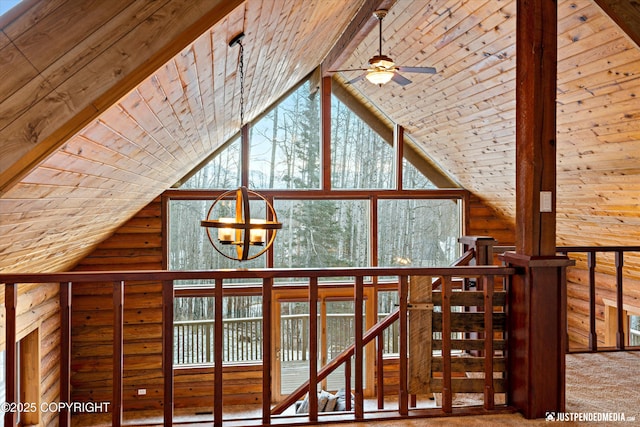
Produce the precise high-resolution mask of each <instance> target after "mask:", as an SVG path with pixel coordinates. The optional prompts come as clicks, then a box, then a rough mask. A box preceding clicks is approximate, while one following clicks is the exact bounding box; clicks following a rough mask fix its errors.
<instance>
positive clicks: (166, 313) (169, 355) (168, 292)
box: [162, 280, 184, 426]
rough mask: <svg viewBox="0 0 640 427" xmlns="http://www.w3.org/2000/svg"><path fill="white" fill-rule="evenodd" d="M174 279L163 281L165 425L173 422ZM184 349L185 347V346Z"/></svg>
mask: <svg viewBox="0 0 640 427" xmlns="http://www.w3.org/2000/svg"><path fill="white" fill-rule="evenodd" d="M173 297H174V293H173V281H172V280H165V281H163V282H162V322H163V333H162V336H163V340H162V346H163V348H162V364H163V365H164V390H163V392H164V404H163V405H164V408H163V415H164V425H166V426H167V425H172V424H173V341H174V333H173ZM183 351H184V347H183Z"/></svg>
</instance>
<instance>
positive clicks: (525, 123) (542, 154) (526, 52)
mask: <svg viewBox="0 0 640 427" xmlns="http://www.w3.org/2000/svg"><path fill="white" fill-rule="evenodd" d="M516 35H517V37H516V50H517V52H518V55H517V57H516V164H517V165H518V166H517V168H516V252H518V253H521V254H525V255H530V256H538V255H551V256H552V255H555V251H556V233H555V226H556V217H555V189H556V188H555V187H556V68H557V60H556V56H557V6H556V2H555V1H553V0H518V15H517V29H516ZM520 53H522V54H520ZM543 192H545V193H544V194H545V195H549V196H550V199H549V203H548V204H549V206H548V209H541V201H540V199H541V194H542V193H543ZM543 211H544V212H543Z"/></svg>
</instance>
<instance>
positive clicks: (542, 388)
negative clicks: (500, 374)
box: [501, 252, 574, 418]
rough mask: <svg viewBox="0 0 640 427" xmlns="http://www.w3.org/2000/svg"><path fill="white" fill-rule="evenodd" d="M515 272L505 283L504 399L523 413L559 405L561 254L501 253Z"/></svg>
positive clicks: (534, 414)
mask: <svg viewBox="0 0 640 427" xmlns="http://www.w3.org/2000/svg"><path fill="white" fill-rule="evenodd" d="M501 258H502V260H503V261H504V262H505V263H506V264H507V265H508V266H509V267H516V268H517V270H518V273H517V274H515V275H514V276H512V277H511V278H509V281H508V284H507V287H508V289H507V295H508V307H509V308H508V310H509V316H508V318H509V325H508V328H507V337H508V345H507V364H508V368H507V371H508V372H509V385H508V396H509V402H508V403H509V404H510V405H512V406H514V407H516V408H517V409H518V410H519V411H520V412H521V413H522V414H523V415H524V416H525V418H543V417H545V415H546V413H547V412H564V410H565V352H566V348H567V293H566V287H565V282H566V268H567V266H569V265H573V263H574V261H572V260H570V259H569V258H567V257H566V256H527V255H521V254H517V253H515V252H506V253H505V254H504V255H502V256H501Z"/></svg>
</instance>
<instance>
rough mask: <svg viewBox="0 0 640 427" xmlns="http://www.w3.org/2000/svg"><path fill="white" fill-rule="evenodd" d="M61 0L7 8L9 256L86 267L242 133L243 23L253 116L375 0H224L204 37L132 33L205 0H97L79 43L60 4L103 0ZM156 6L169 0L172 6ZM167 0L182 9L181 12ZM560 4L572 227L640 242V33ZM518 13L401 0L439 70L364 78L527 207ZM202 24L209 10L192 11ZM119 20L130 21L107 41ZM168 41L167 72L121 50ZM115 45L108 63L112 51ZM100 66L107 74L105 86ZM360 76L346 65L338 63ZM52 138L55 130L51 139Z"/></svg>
mask: <svg viewBox="0 0 640 427" xmlns="http://www.w3.org/2000/svg"><path fill="white" fill-rule="evenodd" d="M611 1H613V0H610V2H611ZM44 3H46V5H47V6H46V7H44V6H43V3H37V4H36V6H34V7H33V8H31V9H27V11H26V12H25V14H23V15H20V16H18V17H17V18H16V19H15V20H12V21H11V22H9V23H7V22H4V21H2V20H1V19H0V24H2V23H4V24H5V25H4V26H2V28H0V29H2V32H0V76H2V77H3V79H1V80H0V89H2V90H1V91H0V154H1V156H2V159H1V160H0V174H2V175H1V176H2V180H0V184H1V187H0V188H1V190H0V191H1V193H0V235H1V236H2V239H1V240H0V271H3V272H5V271H6V272H9V271H55V270H65V269H67V268H69V267H71V266H72V265H73V264H75V263H76V262H77V261H78V260H79V259H81V258H82V256H84V255H85V254H86V253H88V252H89V251H90V250H91V249H92V248H93V247H94V246H95V245H96V244H97V243H99V242H100V241H102V240H103V239H104V238H106V237H108V236H109V235H110V234H112V233H113V232H114V230H115V229H116V228H117V227H118V226H119V225H121V224H122V223H123V222H124V221H126V220H127V219H128V218H130V217H131V216H132V215H134V214H135V212H136V211H138V210H139V209H141V208H142V207H143V206H145V205H146V204H147V203H148V202H149V201H151V200H152V199H154V198H155V197H157V196H158V195H159V194H160V193H161V192H162V191H163V190H164V189H166V188H168V187H169V186H171V185H172V184H173V183H174V182H176V181H177V180H178V179H180V178H181V177H182V176H184V175H185V174H186V173H187V172H189V170H190V169H191V168H192V167H194V166H195V165H197V164H198V163H199V162H200V161H201V160H202V159H204V158H205V157H206V156H207V155H209V154H210V153H211V152H212V150H215V148H217V147H218V146H219V145H220V144H222V143H224V141H226V140H227V139H228V138H230V137H231V136H232V135H233V134H235V133H236V132H237V130H238V124H239V110H238V108H239V105H238V92H239V88H238V78H237V63H238V49H237V47H235V48H229V47H228V46H227V42H228V40H230V39H231V38H232V37H233V36H234V35H236V34H237V33H239V32H240V31H244V33H245V34H246V37H245V38H244V40H243V45H244V46H245V61H246V70H247V73H246V88H245V93H246V110H247V119H251V118H252V117H255V116H257V115H258V114H259V113H261V112H262V111H264V109H265V108H267V107H268V106H269V105H270V104H271V103H273V102H274V101H275V100H276V99H278V98H279V97H280V96H281V95H282V94H284V93H285V92H286V91H287V90H288V89H289V88H290V87H291V86H292V85H294V84H295V83H296V82H297V81H299V80H300V79H301V78H303V77H304V76H305V75H307V74H308V73H310V72H311V71H312V70H313V69H314V68H315V67H316V66H318V65H319V64H321V62H322V61H323V59H324V58H325V56H326V55H327V54H328V52H329V51H330V50H331V48H332V46H333V45H334V44H335V43H336V41H337V40H338V39H339V37H340V35H341V33H342V31H343V30H344V29H345V28H346V27H347V26H348V24H349V22H350V20H351V18H352V17H353V16H354V15H355V14H356V13H357V11H358V10H359V8H360V6H361V2H354V1H350V0H308V1H304V2H302V1H286V0H279V1H274V0H262V1H260V0H249V1H247V2H244V3H240V2H238V4H239V5H238V6H237V7H235V8H233V9H232V10H231V11H230V12H228V13H225V14H224V15H223V16H220V17H217V16H216V14H215V13H214V12H208V13H209V18H208V19H209V20H210V22H209V25H208V26H207V28H209V30H206V31H204V30H203V31H204V34H202V35H200V36H198V37H197V38H196V36H194V37H193V38H192V39H191V40H187V39H186V38H185V37H187V36H186V35H185V34H190V32H189V31H187V30H185V32H182V33H177V32H176V34H175V35H171V37H172V40H174V41H173V42H171V41H170V40H169V41H165V42H166V43H165V44H161V43H158V42H153V41H150V40H147V41H146V42H145V43H146V44H145V43H141V42H140V41H139V40H140V39H139V38H136V37H133V36H132V34H133V33H135V29H134V26H135V25H134V24H135V23H138V24H139V25H142V26H143V27H144V26H145V25H146V26H152V27H153V23H154V22H163V21H162V19H163V17H166V16H170V20H169V22H170V23H173V24H174V25H176V24H179V23H180V19H181V15H180V13H179V11H180V7H187V6H186V5H187V3H188V4H193V3H191V2H186V0H185V1H183V2H180V1H178V0H165V1H163V2H159V3H158V4H156V2H152V1H145V2H132V1H126V0H121V1H118V2H98V1H96V2H91V8H87V7H86V6H85V8H84V9H81V10H83V11H88V10H90V11H92V12H93V14H91V15H90V16H91V17H92V18H91V19H92V21H91V25H86V23H85V24H83V25H81V27H82V28H78V30H77V31H78V32H81V33H82V34H80V33H78V34H75V35H74V36H69V35H67V36H65V37H63V38H64V40H65V43H63V46H64V47H63V48H62V50H61V51H58V52H48V51H47V50H46V48H45V46H42V43H44V44H45V45H46V41H43V38H42V34H55V33H61V32H63V33H64V32H65V31H67V30H68V31H69V32H72V33H73V31H74V30H75V28H76V24H75V23H74V22H73V21H69V20H65V21H64V25H62V24H61V23H60V22H59V20H60V17H62V16H67V15H66V14H67V13H69V12H70V10H76V9H78V7H79V5H80V4H83V5H84V4H86V2H80V1H77V2H76V1H67V2H62V1H60V2H44ZM201 3H202V4H205V3H207V2H201ZM107 4H108V5H109V6H107ZM197 4H198V7H201V8H204V6H202V5H201V4H200V3H197ZM151 5H154V6H153V7H158V8H159V9H158V10H157V12H158V13H156V14H155V15H154V11H155V9H154V10H150V8H152V6H151ZM160 5H161V6H160ZM164 7H168V8H172V9H171V10H173V11H174V12H173V14H169V13H165V14H163V13H162V12H163V11H165V12H166V10H165V9H163V8H164ZM67 8H70V9H67ZM558 8H559V22H558V32H559V37H558V47H559V55H558V59H559V62H558V110H557V111H558V201H557V203H558V205H557V207H558V244H575V245H578V244H636V243H637V240H638V238H640V231H638V230H640V227H638V225H640V224H639V223H640V215H639V214H638V191H637V189H638V186H639V184H640V181H639V179H638V174H639V173H640V167H639V166H638V165H639V164H640V163H639V156H640V150H639V149H638V146H639V145H638V139H639V138H640V121H639V120H638V117H639V116H640V101H638V99H637V96H636V94H638V93H639V91H640V81H639V79H638V73H639V72H640V50H639V49H638V47H637V46H636V45H634V44H633V42H632V41H631V39H630V38H629V37H627V36H626V35H625V33H624V32H623V31H621V30H620V28H619V27H618V26H617V24H616V23H614V21H613V20H612V19H611V18H610V17H609V16H608V15H607V14H605V13H604V12H603V11H602V10H601V9H599V8H598V6H596V5H595V4H594V3H593V2H592V1H590V0H560V1H559V4H558ZM196 9H197V7H196ZM214 9H215V7H214ZM187 10H190V11H192V12H191V13H192V14H194V15H195V14H196V13H197V10H195V11H193V9H189V8H187ZM211 10H213V9H211ZM218 10H219V9H218ZM176 11H177V12H176ZM76 13H77V12H76ZM86 13H88V12H86ZM515 14H516V6H515V0H501V1H496V0H468V1H464V0H431V1H428V0H420V1H414V0H398V1H396V2H395V4H393V6H392V7H391V9H390V11H389V15H388V16H387V17H386V18H385V20H384V22H383V32H384V34H383V42H384V44H383V53H384V54H387V55H389V56H391V57H392V58H393V59H394V60H395V62H396V63H397V64H400V65H405V66H433V67H436V69H437V70H438V72H437V74H435V75H428V74H405V76H406V77H408V78H410V79H411V80H412V81H413V83H411V84H409V85H407V86H405V87H401V86H399V85H396V84H395V83H390V84H387V85H385V86H383V87H377V86H373V85H371V84H369V83H368V82H366V81H362V82H359V83H356V84H353V85H348V86H347V90H349V91H351V92H352V93H353V95H354V96H356V97H357V98H359V99H360V100H361V102H362V103H363V104H365V105H369V106H370V107H371V108H372V109H374V110H378V111H380V112H381V113H382V114H385V115H387V116H388V117H390V118H391V119H392V120H393V121H395V122H397V123H399V124H401V125H403V126H404V127H405V128H406V134H407V135H408V136H409V137H411V138H412V139H413V140H414V141H415V143H416V145H418V146H419V147H421V148H422V149H423V150H424V151H425V153H427V154H428V155H429V156H430V157H431V159H432V160H433V161H434V162H435V163H436V164H438V165H439V166H440V167H441V168H442V169H443V170H446V171H447V172H448V173H449V175H450V176H451V177H452V178H453V179H454V180H455V181H457V182H459V183H460V184H461V185H462V186H463V187H465V188H467V189H469V190H471V191H472V192H473V193H475V194H476V195H477V196H479V197H480V198H481V199H482V200H484V201H485V202H486V203H487V204H489V205H490V206H492V207H494V208H495V209H496V212H498V213H499V214H500V215H503V216H505V217H506V218H508V219H510V220H511V221H514V211H515V206H514V200H515V197H514V191H515V182H514V180H515V167H517V165H515V164H514V158H515V92H514V87H515V86H514V85H515V82H514V78H515V54H516V52H515ZM185 15H187V16H188V14H185ZM371 19H374V18H371ZM198 25H202V22H200V21H198V20H197V19H194V18H193V17H192V21H190V23H188V24H184V27H185V28H193V27H196V28H197V27H198ZM125 27H126V28H125ZM63 28H64V30H62V29H63ZM153 28H155V30H156V33H155V34H156V35H158V37H160V36H161V35H162V31H160V32H159V31H158V28H161V29H163V30H166V31H170V30H167V28H172V27H171V26H168V25H164V26H159V27H158V28H157V27H153ZM374 28H375V26H374ZM113 31H116V33H117V34H119V35H120V38H118V37H116V36H115V35H112V36H111V39H108V40H105V37H107V35H108V34H113ZM118 31H119V32H118ZM191 31H193V29H192V30H191ZM143 33H144V32H141V34H143ZM201 33H202V31H200V32H199V33H198V35H199V34H201ZM61 37H62V36H61ZM147 37H148V36H147ZM194 39H195V41H193V42H191V41H192V40H194ZM97 40H101V42H98V41H97ZM151 40H155V39H151ZM96 46H99V47H100V49H102V51H104V52H106V54H107V56H102V55H98V54H97V53H95V52H96V48H95V47H96ZM141 46H142V47H141ZM167 46H169V47H170V48H171V49H173V50H175V52H178V54H177V55H175V56H174V57H173V58H171V59H169V61H168V62H166V63H164V61H163V62H162V63H161V64H159V68H157V70H156V71H153V70H150V71H149V73H151V72H152V74H151V76H150V77H147V76H148V74H149V73H146V74H145V75H142V74H143V71H144V70H146V69H145V67H144V66H142V65H140V64H138V65H137V66H132V65H129V66H128V67H120V68H119V67H118V65H117V63H118V62H119V61H120V60H121V58H119V57H118V55H117V53H120V55H121V56H127V58H129V59H128V60H129V61H131V58H132V57H135V55H136V53H137V52H138V51H140V52H141V54H143V53H142V52H144V49H145V48H147V49H148V50H150V51H152V52H158V51H162V48H167ZM185 46H186V47H185ZM133 47H135V48H133ZM178 47H179V48H178ZM49 49H54V45H49ZM171 49H168V50H167V51H166V52H170V51H171ZM377 50H378V31H377V28H375V29H374V30H373V31H371V32H370V33H369V34H368V35H367V36H366V37H365V38H364V39H363V41H362V42H361V43H360V44H359V45H358V46H357V47H356V48H355V50H354V51H353V52H352V54H351V55H347V59H345V60H344V61H343V63H342V64H340V68H360V67H363V66H365V65H366V63H367V61H368V59H369V58H370V57H371V56H372V55H374V54H376V53H377ZM43 51H44V52H48V54H47V56H46V58H42V57H40V55H41V53H42V52H43ZM166 52H165V53H166ZM86 55H94V56H95V58H92V59H91V60H88V59H87V60H85V59H84V58H85V56H86ZM36 57H37V58H38V59H36ZM47 58H48V59H47ZM158 58H161V55H160V56H158V55H156V56H153V55H151V59H150V60H149V61H148V62H151V63H154V61H156V62H157V61H159V59H158ZM101 61H102V62H101ZM105 61H108V62H107V64H109V67H105V68H106V71H104V70H103V68H101V67H99V65H102V66H103V67H104V66H105ZM21 64H22V65H21ZM73 67H76V68H77V70H76V69H73ZM23 69H27V70H29V73H28V74H25V73H26V72H24V71H20V70H23ZM70 69H73V71H68V70H70ZM118 70H120V72H121V74H122V75H121V74H118V72H117V71H118ZM154 70H155V68H154ZM103 71H104V73H106V74H107V76H110V77H105V75H104V73H103ZM65 73H66V74H65ZM52 76H53V77H58V79H57V80H56V79H55V78H53V77H52ZM92 76H95V79H97V80H98V81H100V82H102V83H101V84H100V85H99V86H100V88H99V90H98V89H95V88H94V87H93V86H92V85H91V84H90V83H91V81H92V80H91V79H92V78H94V77H92ZM352 77H355V75H354V73H340V74H338V75H336V77H335V80H336V81H337V82H344V81H345V80H348V79H351V78H352ZM114 81H115V82H116V83H118V84H117V85H116V84H112V86H109V84H111V83H113V82H114ZM108 83H109V84H108ZM134 83H135V84H134ZM123 88H124V89H126V91H124V90H123ZM118 91H121V92H122V93H119V92H118ZM116 94H118V96H117V97H116V96H115V95H116ZM123 95H124V96H123ZM112 98H113V101H114V102H113V103H112V102H111V101H110V100H111V99H112ZM116 101H117V102H116ZM47 103H50V105H52V106H53V107H55V108H51V109H50V110H49V109H47ZM34 109H35V110H38V111H39V115H37V114H32V112H33V111H34ZM44 112H46V113H47V114H46V115H45V116H46V117H44V118H43V117H42V116H43V115H44ZM42 142H45V143H47V144H49V145H47V146H46V147H44V148H39V147H41V145H40V143H42ZM45 145H46V144H45ZM34 159H35V160H34ZM16 165H17V166H16Z"/></svg>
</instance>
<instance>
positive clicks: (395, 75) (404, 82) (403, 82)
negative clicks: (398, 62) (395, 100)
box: [391, 72, 411, 86]
mask: <svg viewBox="0 0 640 427" xmlns="http://www.w3.org/2000/svg"><path fill="white" fill-rule="evenodd" d="M391 80H393V81H394V82H396V83H398V84H399V85H400V86H406V85H408V84H409V83H411V80H409V79H408V78H406V77H404V76H401V75H400V74H398V73H397V72H395V73H393V77H391Z"/></svg>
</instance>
